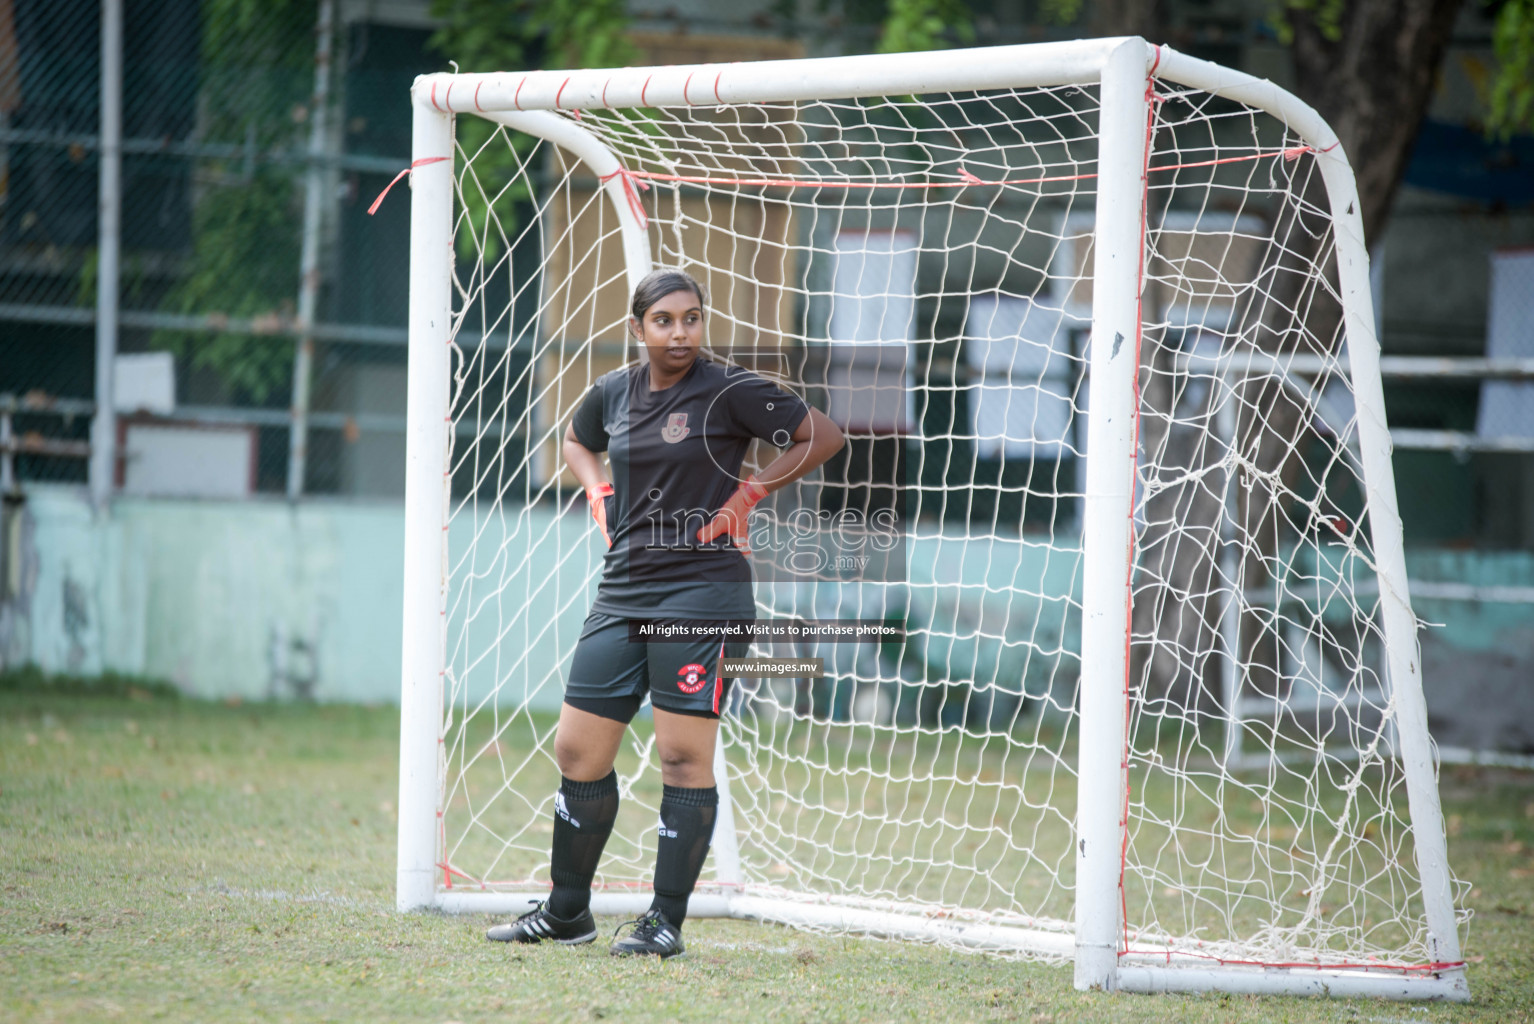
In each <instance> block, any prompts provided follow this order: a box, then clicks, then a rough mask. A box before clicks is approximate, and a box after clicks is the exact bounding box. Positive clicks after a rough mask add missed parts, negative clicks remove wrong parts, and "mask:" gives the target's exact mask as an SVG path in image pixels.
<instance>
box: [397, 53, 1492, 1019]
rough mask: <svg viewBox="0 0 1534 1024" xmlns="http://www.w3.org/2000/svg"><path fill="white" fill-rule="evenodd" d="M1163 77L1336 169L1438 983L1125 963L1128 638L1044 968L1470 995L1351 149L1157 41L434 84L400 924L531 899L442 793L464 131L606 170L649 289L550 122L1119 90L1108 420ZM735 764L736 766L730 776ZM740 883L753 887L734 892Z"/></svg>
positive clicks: (757, 902) (1096, 492) (1093, 720)
mask: <svg viewBox="0 0 1534 1024" xmlns="http://www.w3.org/2000/svg"><path fill="white" fill-rule="evenodd" d="M1151 75H1155V76H1156V77H1158V78H1161V79H1166V80H1169V81H1172V82H1176V83H1178V84H1181V85H1186V86H1190V87H1194V88H1198V89H1202V90H1205V91H1207V92H1209V93H1212V94H1216V95H1219V96H1223V97H1228V98H1231V99H1234V100H1238V101H1240V102H1243V103H1246V104H1249V105H1251V106H1253V107H1256V108H1259V109H1261V110H1264V111H1267V112H1270V113H1272V114H1274V115H1275V116H1277V117H1279V118H1280V119H1281V120H1282V121H1283V122H1285V123H1286V124H1287V125H1288V126H1289V127H1290V129H1291V130H1293V131H1294V132H1295V133H1297V134H1298V135H1299V136H1301V137H1302V138H1303V139H1304V140H1305V142H1306V143H1307V144H1308V145H1309V146H1310V147H1312V148H1313V150H1314V151H1315V159H1316V160H1317V162H1318V165H1319V168H1320V170H1321V172H1322V176H1323V178H1324V182H1325V186H1326V192H1327V196H1328V201H1329V204H1330V210H1331V215H1332V221H1333V229H1334V232H1335V235H1336V251H1337V266H1336V268H1335V270H1336V275H1337V281H1338V286H1339V288H1340V297H1341V300H1342V305H1343V309H1344V325H1345V326H1344V330H1345V334H1346V339H1347V356H1348V364H1347V365H1348V366H1349V367H1350V370H1351V379H1352V383H1353V387H1354V390H1355V394H1356V396H1357V405H1358V410H1359V414H1358V420H1357V436H1358V441H1359V448H1360V459H1361V463H1362V466H1363V477H1364V483H1365V487H1366V493H1367V498H1368V502H1369V508H1370V516H1369V519H1370V525H1371V530H1372V535H1371V539H1372V549H1373V552H1374V554H1375V556H1376V559H1377V568H1378V573H1379V578H1380V601H1381V604H1382V610H1381V617H1382V621H1383V632H1384V635H1385V639H1386V650H1387V662H1388V679H1389V681H1390V684H1391V686H1392V687H1393V690H1394V695H1393V696H1394V700H1395V702H1396V708H1397V711H1398V716H1399V717H1398V724H1399V741H1398V743H1399V745H1398V750H1399V756H1400V759H1401V763H1402V771H1403V774H1404V776H1405V780H1406V787H1407V794H1408V804H1409V809H1410V814H1411V818H1412V821H1413V822H1414V824H1415V826H1416V828H1415V832H1414V836H1415V849H1416V856H1417V861H1418V864H1417V869H1418V874H1419V877H1420V879H1421V883H1422V887H1423V891H1422V893H1421V899H1422V905H1423V907H1424V909H1425V918H1426V926H1427V930H1428V932H1429V939H1428V948H1429V949H1430V951H1431V952H1432V954H1433V955H1432V960H1433V962H1434V964H1435V965H1448V966H1445V967H1444V969H1442V970H1437V971H1435V972H1434V973H1420V974H1415V975H1414V974H1403V972H1400V971H1371V970H1369V969H1356V970H1351V969H1336V970H1327V969H1308V968H1293V969H1275V968H1243V967H1233V966H1221V967H1217V968H1185V967H1168V966H1165V965H1158V964H1157V963H1154V962H1150V960H1149V958H1146V959H1142V960H1137V959H1136V958H1134V957H1132V956H1126V955H1123V954H1121V952H1120V942H1121V939H1122V938H1123V922H1122V919H1121V917H1122V915H1121V871H1122V867H1123V865H1122V859H1121V850H1122V847H1123V844H1124V836H1125V817H1124V807H1125V792H1126V790H1125V787H1126V768H1125V764H1124V750H1125V745H1126V715H1125V706H1126V701H1127V699H1128V672H1129V665H1128V652H1127V645H1126V644H1125V643H1115V642H1101V641H1100V640H1099V641H1097V642H1091V643H1086V642H1084V643H1082V645H1081V648H1080V650H1081V690H1080V737H1081V738H1080V748H1079V757H1080V764H1079V790H1078V792H1079V797H1078V800H1079V805H1078V808H1077V810H1076V815H1075V830H1076V836H1075V840H1076V841H1075V844H1074V846H1075V850H1076V854H1075V856H1076V889H1075V936H1074V940H1073V941H1065V940H1064V939H1063V938H1062V937H1061V936H1060V935H1058V934H1040V936H1039V938H1040V940H1041V942H1042V943H1043V948H1044V951H1046V952H1050V953H1053V954H1054V955H1057V956H1065V957H1069V958H1072V959H1073V960H1074V963H1075V984H1076V987H1077V988H1080V989H1110V990H1113V989H1116V990H1125V991H1138V992H1155V991H1192V990H1209V989H1215V990H1224V991H1232V992H1242V993H1295V994H1331V995H1357V996H1384V997H1390V998H1409V999H1451V1000H1464V999H1468V997H1469V988H1468V985H1467V982H1466V979H1465V973H1464V967H1463V964H1462V963H1461V955H1460V949H1459V937H1458V932H1457V922H1456V913H1455V908H1454V902H1453V880H1452V877H1451V874H1450V872H1449V867H1448V861H1447V851H1446V845H1445V839H1444V830H1443V826H1442V811H1441V808H1440V805H1439V799H1438V791H1437V782H1436V771H1435V762H1434V751H1433V748H1432V744H1431V741H1430V739H1429V736H1428V731H1427V713H1426V706H1425V703H1424V701H1423V698H1422V689H1421V677H1420V668H1419V665H1420V659H1419V657H1418V645H1417V637H1416V620H1415V618H1414V616H1413V613H1412V611H1411V604H1410V595H1409V592H1408V585H1407V577H1406V565H1405V559H1404V554H1403V547H1402V530H1401V522H1400V518H1399V514H1398V512H1397V505H1396V498H1395V489H1394V482H1393V476H1392V470H1391V462H1390V453H1391V441H1390V435H1389V432H1388V430H1387V427H1386V424H1385V420H1384V413H1383V410H1384V398H1383V392H1382V389H1381V376H1380V357H1379V346H1378V342H1377V340H1376V335H1375V324H1374V314H1373V308H1372V304H1371V301H1370V285H1369V266H1368V254H1367V250H1366V248H1365V245H1364V239H1363V230H1362V223H1361V218H1360V214H1359V203H1358V196H1357V186H1356V184H1355V181H1354V177H1353V172H1352V170H1351V169H1350V167H1349V165H1348V163H1347V160H1346V158H1345V156H1344V155H1343V153H1342V150H1341V148H1340V147H1339V146H1338V144H1337V138H1336V136H1335V134H1334V133H1333V132H1332V131H1331V130H1330V128H1328V126H1327V125H1326V124H1325V123H1324V122H1323V121H1322V119H1321V118H1320V116H1319V115H1317V113H1316V112H1315V111H1314V110H1313V109H1311V108H1310V107H1308V106H1307V105H1305V104H1304V103H1302V102H1301V101H1299V100H1298V99H1296V98H1295V97H1294V96H1292V95H1291V94H1289V93H1288V92H1286V91H1284V90H1283V89H1280V88H1279V87H1277V86H1275V85H1273V84H1272V83H1269V82H1267V81H1263V80H1260V79H1257V78H1254V77H1251V76H1249V75H1246V74H1243V73H1240V72H1236V71H1232V70H1228V69H1225V68H1222V67H1219V66H1217V65H1214V64H1211V63H1208V62H1206V61H1202V60H1198V59H1195V58H1192V57H1188V56H1186V55H1183V54H1180V53H1177V52H1176V51H1173V50H1171V49H1169V48H1167V47H1157V46H1153V45H1151V44H1148V43H1146V42H1145V41H1143V40H1141V39H1139V38H1123V39H1103V40H1090V41H1077V42H1063V43H1047V44H1037V45H1023V46H1004V47H994V48H988V49H971V50H956V51H939V52H929V53H915V54H912V53H907V54H891V55H876V56H854V57H837V58H828V59H818V60H788V61H774V62H763V63H755V64H724V65H698V66H676V67H654V68H627V69H616V70H583V71H568V72H567V71H534V72H527V73H515V74H458V75H450V74H436V75H428V76H423V77H421V78H418V79H417V80H416V82H415V85H414V87H413V89H412V109H413V115H414V141H413V153H412V170H411V174H410V178H411V188H412V193H413V195H412V203H411V240H410V314H409V384H408V415H409V423H408V428H407V441H406V459H407V468H406V483H405V547H404V595H405V600H404V619H403V673H402V681H401V719H400V791H399V845H398V880H397V905H398V907H399V909H400V910H413V909H419V908H426V907H438V908H440V909H443V910H449V911H480V912H486V911H490V912H504V911H507V910H510V909H513V908H515V909H518V910H520V909H524V908H525V899H526V896H525V895H513V894H505V893H478V894H475V893H464V894H453V895H450V896H444V895H442V894H439V892H438V889H437V880H438V878H439V877H440V875H441V868H440V866H439V861H440V854H439V845H440V842H441V824H440V821H439V802H440V800H441V798H442V793H443V785H444V783H443V774H442V772H443V761H442V758H443V754H442V746H441V743H442V723H443V692H444V691H443V676H444V664H445V660H444V659H445V621H446V620H445V616H446V608H447V589H446V578H447V565H446V562H447V545H446V533H445V532H444V523H445V522H446V517H447V514H448V511H449V508H450V497H451V496H450V493H449V487H450V470H449V466H448V462H447V458H448V451H449V438H448V429H449V392H450V383H451V382H450V369H449V363H450V358H449V347H450V344H451V338H450V333H451V324H452V312H451V299H452V263H453V237H452V232H453V223H454V211H453V203H454V171H453V166H454V165H453V153H454V143H453V116H454V114H455V113H471V114H475V115H477V116H481V117H485V118H489V119H491V120H493V121H497V122H500V123H502V124H505V125H508V126H511V127H514V128H516V129H518V130H520V131H523V132H527V133H530V134H533V135H538V136H541V137H543V138H545V139H548V140H550V141H552V142H553V143H555V144H557V145H558V146H560V147H561V148H562V149H564V150H565V151H567V152H568V153H570V154H573V155H574V156H576V157H577V158H579V159H580V160H582V161H584V162H585V163H586V164H587V165H589V168H590V170H591V171H592V172H593V173H594V175H595V176H596V177H598V178H606V183H605V185H604V188H605V190H606V193H607V196H608V198H609V199H610V201H611V206H612V212H613V213H614V214H615V215H616V217H617V219H618V221H619V222H620V224H621V226H622V236H623V244H624V255H625V263H626V269H627V275H628V278H629V284H630V287H632V285H633V284H634V283H635V282H636V281H637V280H638V279H639V278H640V277H641V276H643V275H644V274H645V273H647V272H648V271H649V269H650V267H651V259H652V256H651V253H650V249H649V242H648V239H647V236H646V233H645V231H644V229H643V228H642V227H641V226H640V224H639V223H638V222H637V221H636V219H635V216H634V214H633V212H632V211H631V209H630V204H629V202H628V199H627V198H626V196H625V193H624V184H625V183H624V181H623V179H622V175H620V174H614V172H615V171H617V170H619V165H618V161H617V159H616V158H615V157H614V156H613V154H612V153H611V152H609V151H608V150H607V149H606V148H605V146H603V144H602V143H600V142H599V141H598V140H597V138H596V137H595V136H594V135H593V134H591V133H589V132H586V131H585V130H584V129H583V128H581V127H580V125H579V123H578V122H576V121H572V120H570V119H568V118H565V117H561V116H557V115H555V114H552V113H549V111H553V110H562V111H571V110H576V111H579V110H582V109H595V108H601V107H604V106H613V107H616V106H648V107H664V106H683V105H705V104H706V105H713V104H715V103H749V102H778V101H793V100H810V99H818V98H826V97H838V98H843V97H844V98H854V97H863V96H874V95H906V94H922V93H930V92H951V91H958V90H982V89H987V88H1003V87H1034V86H1037V87H1043V86H1069V85H1083V86H1095V87H1099V88H1100V90H1101V110H1102V115H1101V123H1100V149H1099V153H1100V159H1099V173H1100V177H1099V180H1098V182H1097V189H1098V206H1097V211H1098V212H1097V217H1096V226H1095V232H1096V234H1095V247H1094V259H1095V265H1094V268H1093V276H1094V279H1095V288H1094V292H1093V307H1092V315H1091V334H1090V337H1091V341H1090V350H1089V356H1090V373H1091V378H1092V382H1093V383H1092V388H1093V393H1092V405H1093V407H1094V409H1108V408H1115V409H1130V408H1132V407H1133V403H1134V402H1135V400H1136V399H1135V390H1134V389H1135V374H1136V371H1137V362H1136V360H1137V354H1136V349H1137V346H1136V345H1134V344H1129V345H1121V344H1118V343H1116V340H1117V342H1122V341H1123V340H1124V339H1131V340H1132V339H1135V338H1137V337H1138V336H1139V334H1138V332H1139V330H1140V310H1139V298H1140V297H1139V294H1138V281H1139V276H1138V274H1139V271H1138V268H1139V267H1140V266H1141V261H1142V258H1143V253H1144V249H1145V244H1146V243H1145V226H1144V214H1145V207H1144V196H1145V180H1144V179H1145V166H1146V159H1145V158H1146V118H1147V104H1148V100H1147V81H1148V77H1149V76H1151ZM1133 420H1134V417H1132V416H1108V415H1093V416H1091V417H1089V423H1088V427H1087V430H1088V435H1087V452H1088V458H1087V465H1086V487H1085V501H1084V522H1083V535H1084V536H1087V537H1091V538H1093V540H1094V543H1091V544H1088V545H1086V548H1085V555H1084V558H1085V562H1084V577H1083V579H1084V586H1083V594H1082V598H1083V613H1082V626H1081V628H1082V636H1083V638H1086V637H1098V638H1103V637H1126V636H1127V631H1128V630H1129V628H1130V618H1129V613H1130V602H1129V597H1130V582H1131V566H1132V557H1131V543H1132V529H1133V518H1132V509H1131V504H1132V500H1133V496H1134V480H1133V474H1134V466H1135V450H1134V445H1135V439H1134V431H1133ZM720 768H721V769H722V768H723V764H722V761H721V763H720ZM720 778H721V797H722V802H721V808H720V811H721V815H720V821H721V826H720V828H719V829H717V830H716V833H715V835H716V840H715V852H714V856H715V861H716V867H718V868H719V871H720V877H721V879H722V880H724V881H728V879H729V877H730V873H731V870H732V868H731V863H732V860H733V858H734V857H735V850H734V846H733V840H734V833H733V827H732V825H731V824H730V822H731V818H730V802H729V799H728V785H727V780H725V779H724V777H723V774H722V771H721V775H720ZM736 877H738V874H737V876H736ZM721 888H722V891H719V892H700V893H699V894H698V895H697V896H696V897H695V898H694V899H693V901H692V904H691V908H690V914H691V915H693V916H729V917H737V918H752V919H762V920H771V921H779V922H785V923H793V924H808V925H812V926H821V927H845V928H849V929H854V930H857V931H861V932H866V933H874V934H884V935H902V934H903V935H912V936H915V937H918V938H933V937H941V938H943V939H944V940H945V941H948V942H951V943H955V944H958V945H967V946H972V947H977V948H1016V947H1017V946H1018V944H1019V939H1018V935H1017V931H1018V930H1016V929H1003V928H1000V927H996V926H993V925H989V924H988V925H983V926H982V925H965V924H964V923H963V922H962V921H957V920H953V919H949V920H940V919H933V918H924V917H923V916H921V915H916V914H900V913H878V912H875V911H870V910H866V909H855V908H846V907H840V906H835V905H829V904H827V903H825V902H809V901H790V900H772V899H767V898H763V897H761V896H756V895H751V894H748V893H745V892H739V893H737V892H734V891H733V890H731V889H730V887H729V886H727V885H726V886H723V887H721ZM648 900H649V897H648V896H647V895H640V894H629V895H603V894H598V895H597V897H596V899H595V902H594V910H596V911H597V912H598V913H621V912H629V911H632V910H637V909H643V907H645V906H647V905H648Z"/></svg>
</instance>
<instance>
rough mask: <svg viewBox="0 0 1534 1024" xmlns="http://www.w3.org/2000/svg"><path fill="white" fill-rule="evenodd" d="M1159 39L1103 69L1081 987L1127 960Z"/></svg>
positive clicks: (1103, 984)
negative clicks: (1151, 75) (1144, 293)
mask: <svg viewBox="0 0 1534 1024" xmlns="http://www.w3.org/2000/svg"><path fill="white" fill-rule="evenodd" d="M1146 55H1147V47H1146V45H1145V43H1144V41H1143V40H1140V39H1131V40H1129V41H1127V42H1125V43H1124V44H1123V45H1121V46H1119V47H1118V49H1116V50H1114V51H1113V53H1112V54H1110V55H1109V57H1108V61H1107V64H1106V65H1105V66H1104V67H1103V76H1102V97H1101V103H1100V107H1101V110H1102V114H1101V115H1100V116H1101V124H1100V128H1099V138H1100V141H1099V144H1098V159H1097V166H1098V169H1099V174H1100V177H1099V179H1098V193H1097V225H1096V239H1095V241H1094V244H1093V261H1094V262H1093V268H1092V279H1093V281H1094V282H1095V285H1094V291H1093V301H1092V341H1091V347H1090V358H1091V370H1092V391H1091V398H1090V404H1091V410H1092V411H1091V415H1090V416H1088V417H1087V487H1086V494H1085V498H1084V500H1083V505H1084V518H1083V523H1082V534H1083V536H1085V537H1086V538H1087V539H1088V543H1087V544H1086V546H1085V552H1084V555H1083V563H1082V594H1081V606H1082V607H1081V684H1080V695H1079V700H1080V707H1081V724H1080V729H1081V741H1080V747H1079V749H1080V754H1079V757H1078V760H1079V762H1080V767H1079V771H1080V775H1079V783H1078V787H1077V791H1076V977H1075V983H1076V987H1077V988H1078V989H1112V988H1114V987H1115V976H1116V972H1117V970H1118V954H1119V945H1120V942H1121V941H1122V939H1123V933H1122V930H1121V927H1120V920H1119V918H1120V913H1119V907H1120V886H1121V884H1122V872H1123V861H1122V851H1123V842H1124V810H1125V807H1124V794H1125V788H1124V786H1125V772H1126V768H1125V744H1126V736H1125V730H1126V722H1125V715H1126V708H1127V702H1128V700H1129V694H1128V687H1129V644H1128V636H1129V573H1130V565H1131V553H1132V552H1131V549H1130V541H1131V537H1132V529H1133V525H1134V524H1133V521H1132V519H1131V516H1132V515H1133V500H1132V496H1133V494H1134V474H1135V449H1134V444H1135V441H1134V436H1135V429H1134V428H1135V417H1136V409H1135V391H1134V381H1135V374H1136V373H1137V371H1138V369H1139V365H1138V361H1139V348H1140V344H1139V339H1140V307H1139V302H1140V280H1141V275H1142V270H1143V266H1142V264H1143V253H1144V247H1145V218H1144V215H1145V142H1146V140H1145V125H1146V101H1145V72H1146V66H1147V60H1146Z"/></svg>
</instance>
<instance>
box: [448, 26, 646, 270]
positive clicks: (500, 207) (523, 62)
mask: <svg viewBox="0 0 1534 1024" xmlns="http://www.w3.org/2000/svg"><path fill="white" fill-rule="evenodd" d="M431 11H432V14H433V15H434V16H436V17H437V18H439V19H441V22H442V27H441V28H439V29H438V30H437V31H436V32H435V33H433V35H432V37H431V40H430V41H429V42H428V44H427V45H428V46H429V47H430V48H431V49H433V50H435V51H436V52H437V53H439V54H441V55H442V56H443V57H444V58H445V59H447V60H449V61H452V62H453V63H454V64H456V65H457V67H458V69H459V70H460V71H465V72H492V71H516V70H520V69H523V68H527V67H529V65H531V64H533V63H534V62H537V63H539V64H541V65H542V66H543V67H544V68H600V67H620V66H623V65H625V64H631V63H633V62H634V60H635V59H636V58H637V57H638V51H636V50H635V49H634V46H633V44H632V43H630V42H629V40H628V36H627V32H628V26H629V21H628V13H627V10H626V5H625V3H624V0H584V2H582V3H569V2H566V0H525V2H523V3H520V4H517V5H515V6H508V5H507V4H506V3H504V2H503V0H432V5H431ZM498 133H499V134H500V135H501V136H502V137H501V138H499V139H496V138H494V136H495V135H496V134H498ZM458 146H459V148H460V149H461V150H462V151H463V152H464V153H465V154H466V155H467V156H468V157H472V158H473V160H474V175H473V179H472V180H467V179H466V181H465V185H464V190H463V193H462V195H463V202H464V205H465V207H466V209H465V211H464V212H465V215H466V218H467V220H468V222H469V224H471V225H473V226H474V228H475V230H476V232H477V233H479V235H480V237H479V239H478V240H477V241H476V239H475V238H474V237H473V236H472V235H471V233H470V232H459V234H458V252H459V255H460V256H461V257H462V258H464V259H477V258H479V257H480V256H481V255H482V256H483V257H484V258H485V259H494V258H495V257H496V256H498V255H499V254H500V248H501V243H500V238H499V237H498V236H497V235H496V234H495V233H494V232H493V231H491V230H488V228H487V226H488V225H489V224H490V223H491V217H492V211H491V209H490V203H489V198H488V197H491V196H496V197H499V202H498V204H497V206H496V209H495V210H494V211H493V213H494V217H495V220H498V221H499V223H500V226H501V229H502V230H503V231H505V232H506V234H507V235H510V234H512V233H513V232H514V231H515V230H516V227H517V221H516V206H517V203H519V202H521V201H525V200H527V199H529V198H531V196H530V194H529V189H528V182H527V179H526V178H525V177H522V176H519V175H518V173H517V169H518V168H519V167H520V166H521V165H522V163H523V161H524V160H525V159H526V157H527V154H528V153H529V152H530V151H531V149H532V140H531V139H530V138H528V137H527V136H525V135H521V134H519V133H516V132H500V131H499V129H497V128H496V127H495V126H494V125H493V124H492V123H491V122H489V121H485V120H483V119H481V118H477V117H465V118H459V119H458ZM474 181H477V182H478V187H476V186H475V184H474ZM481 190H483V192H481Z"/></svg>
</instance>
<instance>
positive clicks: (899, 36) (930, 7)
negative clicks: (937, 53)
mask: <svg viewBox="0 0 1534 1024" xmlns="http://www.w3.org/2000/svg"><path fill="white" fill-rule="evenodd" d="M951 39H952V40H957V41H959V42H961V43H966V44H968V43H973V42H974V41H975V23H974V20H973V19H972V18H971V17H970V13H969V5H968V4H967V3H965V2H964V0H889V11H888V13H887V14H886V16H885V19H884V31H883V32H882V33H881V34H880V36H879V48H878V51H879V52H880V53H909V52H914V51H917V50H936V49H940V48H941V47H944V46H948V45H951V44H950V40H951Z"/></svg>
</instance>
